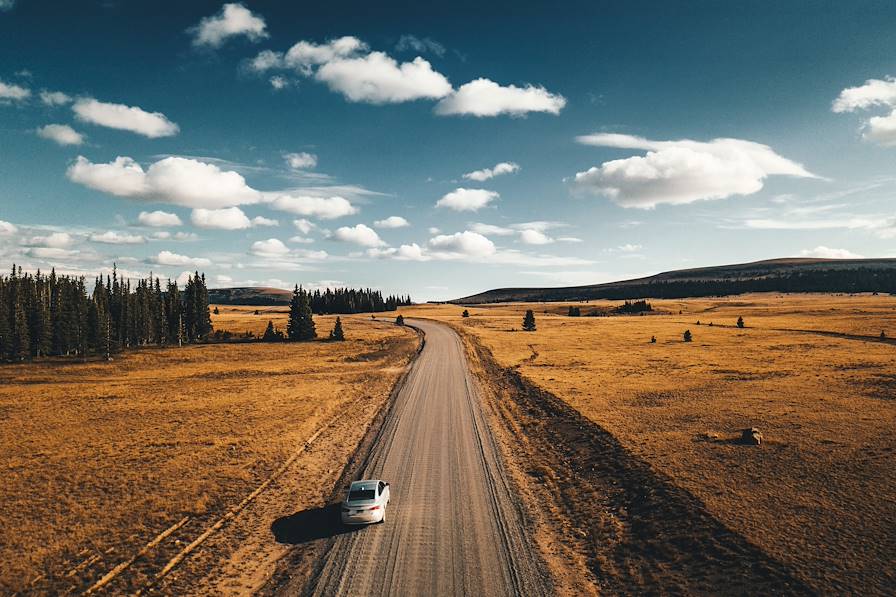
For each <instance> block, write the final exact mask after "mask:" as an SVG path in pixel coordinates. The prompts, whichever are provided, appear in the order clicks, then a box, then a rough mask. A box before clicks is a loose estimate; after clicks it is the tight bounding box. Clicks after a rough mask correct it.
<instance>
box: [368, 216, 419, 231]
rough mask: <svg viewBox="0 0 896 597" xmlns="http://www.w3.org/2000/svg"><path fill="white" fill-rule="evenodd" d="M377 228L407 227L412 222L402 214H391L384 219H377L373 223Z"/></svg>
mask: <svg viewBox="0 0 896 597" xmlns="http://www.w3.org/2000/svg"><path fill="white" fill-rule="evenodd" d="M373 225H374V226H376V227H377V228H405V227H407V226H410V225H411V223H410V222H408V221H407V220H405V219H404V218H402V217H401V216H389V217H388V218H385V219H383V220H377V221H375V222H374V223H373Z"/></svg>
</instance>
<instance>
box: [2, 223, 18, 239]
mask: <svg viewBox="0 0 896 597" xmlns="http://www.w3.org/2000/svg"><path fill="white" fill-rule="evenodd" d="M18 231H19V229H18V227H17V226H16V225H15V224H12V223H10V222H7V221H5V220H0V236H6V235H10V234H15V233H16V232H18Z"/></svg>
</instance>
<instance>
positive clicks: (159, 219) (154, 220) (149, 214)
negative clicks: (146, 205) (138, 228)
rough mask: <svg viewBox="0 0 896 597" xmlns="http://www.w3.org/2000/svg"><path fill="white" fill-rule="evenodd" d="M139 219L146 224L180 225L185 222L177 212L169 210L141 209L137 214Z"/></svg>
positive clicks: (159, 225)
mask: <svg viewBox="0 0 896 597" xmlns="http://www.w3.org/2000/svg"><path fill="white" fill-rule="evenodd" d="M137 221H138V222H140V223H141V224H143V225H144V226H153V227H162V226H180V225H181V224H183V222H181V221H180V218H179V217H177V214H172V213H168V212H167V211H161V210H156V211H141V212H140V215H139V216H137Z"/></svg>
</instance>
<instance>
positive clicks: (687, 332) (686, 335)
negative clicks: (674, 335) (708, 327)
mask: <svg viewBox="0 0 896 597" xmlns="http://www.w3.org/2000/svg"><path fill="white" fill-rule="evenodd" d="M693 339H694V337H693V336H691V330H685V331H684V341H685V342H690V341H691V340H693Z"/></svg>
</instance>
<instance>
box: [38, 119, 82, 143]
mask: <svg viewBox="0 0 896 597" xmlns="http://www.w3.org/2000/svg"><path fill="white" fill-rule="evenodd" d="M37 135H38V136H39V137H43V138H44V139H49V140H51V141H55V142H56V143H58V144H59V145H81V144H82V143H84V135H82V134H81V133H79V132H78V131H76V130H75V129H73V128H72V127H70V126H69V125H67V124H48V125H46V126H42V127H40V128H39V129H37Z"/></svg>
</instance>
